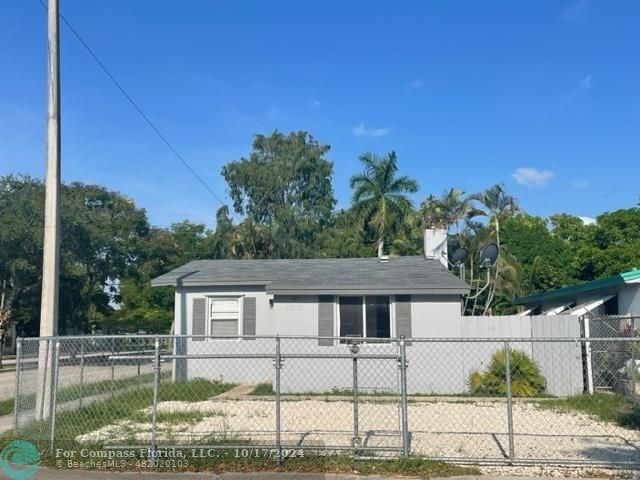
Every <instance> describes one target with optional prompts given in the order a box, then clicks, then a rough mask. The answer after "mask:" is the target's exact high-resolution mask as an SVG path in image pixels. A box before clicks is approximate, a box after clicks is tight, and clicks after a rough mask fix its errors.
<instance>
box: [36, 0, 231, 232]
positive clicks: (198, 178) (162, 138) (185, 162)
mask: <svg viewBox="0 0 640 480" xmlns="http://www.w3.org/2000/svg"><path fill="white" fill-rule="evenodd" d="M40 3H41V4H42V6H43V7H44V8H45V9H47V5H46V4H45V3H44V0H40ZM60 19H61V20H62V21H63V22H64V24H65V25H66V26H67V27H68V28H69V30H71V33H73V35H74V36H75V37H76V38H77V39H78V41H79V42H80V43H81V44H82V46H83V47H84V48H85V50H86V51H87V52H88V53H89V55H91V57H92V58H93V60H94V61H95V62H96V63H97V64H98V66H99V67H100V69H101V70H102V71H103V72H104V73H105V75H107V77H109V79H110V80H111V81H112V82H113V84H114V85H115V86H116V88H117V89H118V90H119V91H120V93H122V95H124V97H125V98H126V99H127V101H128V102H129V104H131V106H132V107H133V108H134V109H135V110H136V112H138V114H139V115H140V116H141V117H142V118H143V120H144V121H145V122H146V123H147V125H149V127H151V129H152V130H153V131H154V132H155V133H156V135H158V137H159V138H160V140H162V141H163V142H164V144H165V145H166V146H167V147H169V150H171V152H172V153H173V154H174V155H175V156H176V158H177V159H178V160H180V161H181V162H182V164H183V165H184V166H185V167H187V169H188V170H189V172H191V174H192V175H193V176H194V177H196V179H197V180H198V181H199V182H200V183H201V184H202V186H203V187H204V188H206V189H207V191H208V192H209V193H210V194H211V195H212V196H213V197H214V198H215V199H216V200H218V202H220V204H221V205H223V206H227V203H226V202H225V201H224V200H222V199H221V198H220V197H219V196H218V195H217V194H216V192H214V191H213V190H212V189H211V187H209V185H207V183H206V182H205V181H204V180H203V179H202V177H201V176H200V175H198V173H197V172H196V171H195V170H194V169H193V167H192V166H191V165H190V164H189V162H187V161H186V160H185V159H184V158H183V157H182V155H180V153H178V151H177V150H176V149H175V147H174V146H173V145H172V144H171V143H170V142H169V140H167V137H165V136H164V135H163V134H162V132H161V131H160V130H159V129H158V127H156V126H155V124H154V123H153V122H152V121H151V120H150V119H149V117H148V116H147V115H146V114H145V113H144V111H143V110H142V108H140V106H139V105H138V104H137V103H136V102H135V101H134V100H133V98H131V95H129V94H128V93H127V91H126V90H125V89H124V87H123V86H122V85H120V83H119V82H118V80H116V79H115V77H114V76H113V75H112V74H111V72H110V71H109V69H108V68H107V67H106V66H105V65H104V63H102V61H101V60H100V59H99V58H98V56H97V55H96V54H95V52H94V51H93V50H92V49H91V47H89V45H88V44H87V42H85V41H84V39H83V38H82V36H81V35H80V34H79V33H78V31H77V30H76V29H75V28H74V27H73V25H71V23H70V22H69V20H67V19H66V18H65V16H64V15H62V14H60ZM229 213H230V214H231V215H232V216H233V217H235V218H236V220H239V218H238V217H237V216H236V215H235V213H234V212H233V211H232V210H231V209H230V210H229Z"/></svg>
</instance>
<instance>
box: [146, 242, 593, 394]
mask: <svg viewBox="0 0 640 480" xmlns="http://www.w3.org/2000/svg"><path fill="white" fill-rule="evenodd" d="M427 243H428V242H427V239H426V240H425V245H426V244H427ZM425 251H427V252H430V253H427V255H429V257H426V256H424V257H423V256H407V257H390V258H389V257H382V258H326V259H299V260H197V261H193V262H190V263H187V264H186V265H184V266H182V267H179V268H177V269H175V270H172V271H170V272H168V273H166V274H164V275H162V276H160V277H158V278H156V279H154V280H152V285H153V286H173V287H174V288H175V321H174V329H173V331H174V333H175V334H176V335H187V336H195V337H190V338H178V339H176V341H175V343H174V345H173V349H174V351H175V353H176V354H177V355H178V358H176V360H175V361H174V362H173V365H172V368H173V378H174V379H175V380H180V379H186V378H197V377H204V378H210V379H216V380H220V381H226V382H233V383H254V384H255V383H262V382H272V383H273V382H274V374H275V372H274V364H273V359H272V358H268V356H270V355H273V353H274V347H275V343H274V340H273V339H272V338H257V339H255V338H252V336H258V337H260V336H273V335H276V334H279V335H283V336H296V337H300V338H296V339H290V338H283V340H282V351H283V354H288V355H289V358H287V359H286V360H285V365H284V367H283V368H284V369H283V371H282V378H281V388H282V391H283V392H291V393H295V392H299V393H300V392H328V391H332V390H336V389H338V390H341V389H350V388H351V387H352V382H353V378H354V377H353V367H352V364H351V359H350V358H343V357H344V356H345V354H347V357H348V356H349V352H350V346H349V345H348V344H345V343H344V342H340V341H337V340H335V339H331V338H326V337H363V338H376V339H380V338H382V339H384V338H390V337H391V338H393V337H399V336H405V337H406V338H408V339H417V338H427V339H433V340H431V341H426V342H425V341H422V342H417V341H415V340H414V341H413V342H411V341H410V342H408V348H407V356H408V361H409V365H410V372H409V375H408V379H407V381H408V389H409V392H410V393H427V394H428V393H434V394H459V393H464V392H466V391H468V382H469V375H470V374H471V373H472V372H473V371H476V370H479V369H483V368H485V367H486V365H487V363H488V361H489V360H490V358H491V355H492V353H494V352H495V351H497V350H499V349H500V348H503V343H502V342H501V341H495V342H493V341H491V342H488V343H472V342H466V343H465V342H464V339H468V338H477V337H489V338H495V337H514V336H515V337H523V338H527V337H531V336H541V337H545V336H551V337H553V336H556V335H558V334H560V335H562V336H563V337H566V336H577V335H578V330H576V329H577V326H578V317H564V318H563V319H562V320H563V321H560V322H551V323H553V324H552V325H551V324H549V325H548V323H550V322H549V320H551V319H549V318H546V319H537V318H533V317H464V316H463V315H462V299H463V297H464V296H465V295H467V294H468V293H469V291H470V287H469V286H468V285H467V284H466V283H465V282H463V281H462V280H460V279H459V278H458V277H456V276H455V275H453V274H452V273H451V272H450V271H449V270H448V268H447V267H446V258H443V256H442V255H441V254H440V253H439V252H438V251H435V253H434V250H433V249H431V250H428V249H427V248H425ZM209 336H239V337H242V338H240V339H233V340H231V339H220V338H219V339H212V338H207V337H209ZM317 337H325V338H317ZM442 338H448V339H461V341H460V342H456V341H455V340H453V341H448V342H442V341H441V339H442ZM513 348H518V349H521V350H523V351H525V352H526V353H527V354H528V355H530V356H531V357H532V358H533V359H534V360H535V361H536V362H538V363H539V364H540V367H541V369H542V371H543V373H544V375H545V377H546V379H547V383H548V392H550V393H553V394H555V395H568V394H575V393H582V391H583V375H582V360H581V353H580V345H574V344H572V345H571V346H569V347H567V348H562V349H555V350H553V349H552V348H551V346H550V345H546V344H532V343H530V342H520V343H516V344H514V345H513ZM359 349H360V357H361V358H360V361H359V366H358V384H359V386H360V388H365V389H369V390H375V391H387V392H394V391H397V388H398V381H399V379H398V364H397V355H398V347H397V345H395V344H394V343H390V342H384V341H382V342H380V341H379V340H376V341H375V342H365V343H362V344H361V345H360V347H359ZM551 350H553V351H551ZM292 354H294V355H295V354H301V355H302V356H306V357H310V356H315V358H292V357H291V355H292ZM212 355H215V356H216V358H212V357H211V356H212ZM363 355H365V356H366V355H369V356H370V358H369V359H365V358H364V357H362V356H363ZM371 355H374V356H386V357H387V358H384V359H383V358H379V359H377V358H372V357H371ZM339 357H340V358H339ZM558 364H561V365H563V368H562V369H559V368H558V366H557V365H558Z"/></svg>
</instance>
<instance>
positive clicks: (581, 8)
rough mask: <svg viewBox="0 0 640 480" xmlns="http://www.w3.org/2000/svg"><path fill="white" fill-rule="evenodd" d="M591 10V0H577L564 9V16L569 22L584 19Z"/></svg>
mask: <svg viewBox="0 0 640 480" xmlns="http://www.w3.org/2000/svg"><path fill="white" fill-rule="evenodd" d="M588 11H589V0H577V1H575V2H573V3H571V4H570V5H567V6H566V7H565V8H564V10H563V11H562V18H564V19H565V20H566V21H568V22H577V21H579V20H582V19H583V18H584V17H585V16H586V15H587V13H588Z"/></svg>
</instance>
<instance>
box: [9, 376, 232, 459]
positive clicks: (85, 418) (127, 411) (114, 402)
mask: <svg viewBox="0 0 640 480" xmlns="http://www.w3.org/2000/svg"><path fill="white" fill-rule="evenodd" d="M233 387H235V385H234V384H228V383H216V382H211V381H209V380H205V379H194V380H190V381H186V382H177V383H162V384H160V387H159V389H158V401H159V402H165V401H184V402H199V401H203V400H207V399H209V398H211V397H213V396H215V395H219V394H221V393H224V392H226V391H227V390H230V389H231V388H233ZM152 400H153V389H152V388H150V387H144V388H140V389H134V390H126V391H125V392H123V393H120V394H118V395H115V396H113V397H111V398H108V399H106V400H102V401H98V402H94V403H91V404H89V405H87V406H85V407H82V408H78V409H73V410H67V411H62V412H60V413H58V415H57V417H56V444H60V445H61V446H60V448H64V447H63V446H64V445H67V444H69V443H75V440H74V439H75V438H76V437H77V436H78V435H82V434H85V433H89V432H92V431H95V430H97V429H99V428H102V427H105V426H107V425H111V424H114V423H115V422H117V421H118V420H124V419H135V418H137V417H139V415H140V412H139V411H140V410H143V409H145V408H148V407H149V406H150V405H151V403H152ZM167 415H171V414H169V413H167ZM177 415H181V414H177ZM49 431H50V421H49V419H47V420H43V421H39V422H33V423H32V424H30V425H27V426H26V427H25V428H24V429H23V432H22V435H23V436H24V438H27V439H33V440H36V441H37V440H38V439H43V438H48V435H49V434H48V432H49Z"/></svg>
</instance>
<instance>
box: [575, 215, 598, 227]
mask: <svg viewBox="0 0 640 480" xmlns="http://www.w3.org/2000/svg"><path fill="white" fill-rule="evenodd" d="M578 218H579V219H580V220H582V223H584V224H585V225H595V224H596V223H597V222H596V219H595V218H593V217H581V216H578Z"/></svg>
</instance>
